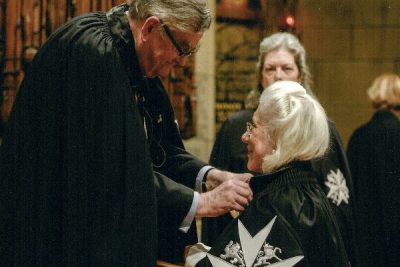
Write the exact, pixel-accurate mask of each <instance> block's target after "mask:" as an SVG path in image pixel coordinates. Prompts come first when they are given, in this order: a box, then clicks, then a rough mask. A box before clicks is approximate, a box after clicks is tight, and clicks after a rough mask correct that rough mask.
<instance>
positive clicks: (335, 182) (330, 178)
mask: <svg viewBox="0 0 400 267" xmlns="http://www.w3.org/2000/svg"><path fill="white" fill-rule="evenodd" d="M326 178H327V181H326V182H325V185H326V186H327V187H329V192H328V194H327V195H326V196H327V197H328V198H329V199H331V200H332V202H333V204H336V205H337V206H339V205H340V204H341V203H342V202H344V203H346V204H349V198H350V197H349V188H347V185H346V180H345V179H344V176H343V173H342V172H341V171H340V170H339V169H337V171H336V172H334V171H333V170H331V171H330V172H329V174H328V175H327V177H326Z"/></svg>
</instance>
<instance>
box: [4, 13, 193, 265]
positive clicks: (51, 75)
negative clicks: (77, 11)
mask: <svg viewBox="0 0 400 267" xmlns="http://www.w3.org/2000/svg"><path fill="white" fill-rule="evenodd" d="M114 11H115V10H114ZM123 12H124V10H118V14H119V15H118V16H114V15H113V14H112V13H109V14H108V16H106V14H105V13H101V12H96V13H91V14H86V15H83V16H81V17H77V18H74V19H73V20H71V21H70V22H68V23H67V24H65V25H64V26H62V27H61V28H59V29H58V30H57V31H56V32H55V33H54V34H53V35H52V36H51V37H50V38H49V40H48V42H47V43H46V44H45V45H44V46H43V47H42V48H41V50H40V51H39V52H38V54H37V56H36V57H35V59H34V60H33V62H32V63H31V65H30V67H29V70H28V72H27V73H26V76H25V79H24V81H23V82H22V84H21V87H20V91H19V94H18V96H17V99H16V102H15V105H14V108H13V111H12V114H11V117H10V120H9V123H8V126H7V132H6V134H5V138H4V142H3V146H2V147H1V154H0V155H1V163H0V175H1V176H0V214H1V220H0V266H154V265H155V261H156V258H157V256H156V254H157V214H156V213H157V203H156V194H157V199H158V208H159V209H160V210H165V209H168V208H171V207H173V213H174V214H175V215H176V216H174V217H173V219H171V220H170V221H168V224H169V226H170V227H171V228H174V229H177V228H178V226H179V225H180V223H181V219H182V218H183V217H184V216H185V214H186V213H187V211H188V210H189V207H190V204H191V201H192V198H193V192H192V190H189V189H188V188H185V187H182V186H178V185H177V184H176V183H174V182H173V181H171V180H168V179H166V178H165V177H163V176H162V175H156V176H157V179H156V180H155V179H154V177H155V176H154V173H153V169H152V163H151V157H150V150H149V146H148V143H147V139H146V135H145V131H144V127H143V120H142V118H143V109H142V108H141V103H140V100H138V99H140V96H141V95H142V93H143V92H141V89H142V86H141V83H140V79H139V78H138V76H137V75H136V74H135V73H134V72H135V71H136V70H138V62H137V58H136V55H135V51H134V46H133V37H132V34H131V32H130V30H129V25H128V21H127V18H126V16H123ZM135 75H136V76H135ZM140 78H142V77H140ZM138 96H139V97H138ZM137 101H139V105H138V102H137ZM155 181H156V183H155ZM155 185H156V186H157V187H155ZM156 188H158V190H157V191H156V190H155V189H156ZM178 191H179V194H177V193H176V192H178ZM178 203H179V205H177V204H178ZM174 218H180V219H174Z"/></svg>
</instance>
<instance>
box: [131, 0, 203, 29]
mask: <svg viewBox="0 0 400 267" xmlns="http://www.w3.org/2000/svg"><path fill="white" fill-rule="evenodd" d="M127 3H128V4H129V14H130V16H131V17H132V18H133V19H135V20H142V21H143V20H145V19H147V18H148V17H151V16H156V17H158V18H160V19H162V21H163V22H164V23H166V24H167V25H168V26H169V27H171V28H173V29H175V30H178V31H182V32H186V31H190V32H194V33H197V32H204V31H205V30H207V29H208V28H209V27H210V24H211V13H210V10H209V9H208V8H207V6H206V1H205V0H129V1H127Z"/></svg>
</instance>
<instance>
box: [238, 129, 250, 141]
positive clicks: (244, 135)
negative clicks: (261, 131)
mask: <svg viewBox="0 0 400 267" xmlns="http://www.w3.org/2000/svg"><path fill="white" fill-rule="evenodd" d="M249 138H250V133H249V132H248V131H245V132H244V133H243V134H242V137H241V138H240V139H241V140H242V142H243V143H246V144H247V141H249Z"/></svg>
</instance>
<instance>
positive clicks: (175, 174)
mask: <svg viewBox="0 0 400 267" xmlns="http://www.w3.org/2000/svg"><path fill="white" fill-rule="evenodd" d="M149 89H150V90H149V91H148V92H147V94H146V101H145V108H146V112H147V115H148V117H149V121H151V122H152V124H151V125H150V127H148V128H149V129H150V131H149V132H150V133H149V135H150V146H151V156H152V159H153V163H154V169H155V170H156V171H158V172H160V173H162V174H164V175H166V176H168V177H171V179H173V180H174V181H176V182H178V183H181V184H184V185H186V186H188V187H190V188H194V186H195V181H196V177H197V174H198V172H199V171H200V169H201V168H202V167H204V166H205V165H207V163H205V162H203V161H202V160H200V159H198V158H197V157H196V156H194V155H192V154H191V153H189V152H188V151H186V149H185V147H184V145H183V142H182V138H181V135H180V132H179V128H178V124H177V121H176V119H175V114H174V111H173V109H172V106H171V102H170V100H169V97H168V95H167V92H166V90H165V88H164V87H163V85H162V83H161V81H160V80H159V79H152V80H149Z"/></svg>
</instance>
